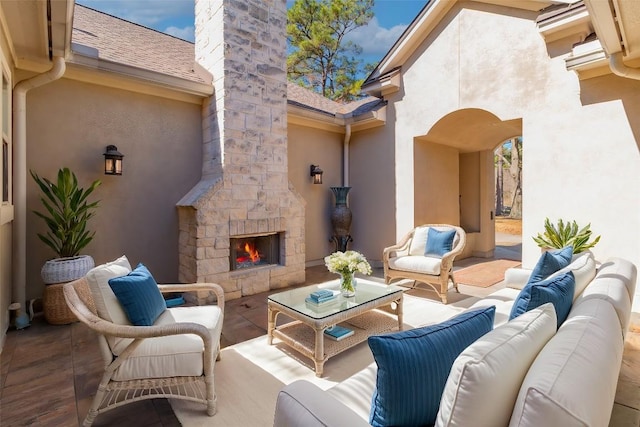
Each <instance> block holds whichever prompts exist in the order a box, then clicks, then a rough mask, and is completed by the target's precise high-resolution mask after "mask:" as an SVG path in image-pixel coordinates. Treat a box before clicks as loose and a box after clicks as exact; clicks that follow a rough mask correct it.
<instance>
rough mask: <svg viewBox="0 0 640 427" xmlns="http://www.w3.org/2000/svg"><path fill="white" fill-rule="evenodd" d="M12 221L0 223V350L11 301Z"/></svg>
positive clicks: (7, 322) (7, 324) (6, 326)
mask: <svg viewBox="0 0 640 427" xmlns="http://www.w3.org/2000/svg"><path fill="white" fill-rule="evenodd" d="M11 227H12V223H11V222H9V223H6V224H2V225H0V309H2V312H1V313H0V350H1V349H2V346H3V344H4V334H5V331H6V330H7V328H8V327H9V310H8V308H9V304H11V303H12V301H11V262H12V261H11V236H12V234H11V232H12V229H11ZM24 312H25V311H24V307H23V310H22V313H24Z"/></svg>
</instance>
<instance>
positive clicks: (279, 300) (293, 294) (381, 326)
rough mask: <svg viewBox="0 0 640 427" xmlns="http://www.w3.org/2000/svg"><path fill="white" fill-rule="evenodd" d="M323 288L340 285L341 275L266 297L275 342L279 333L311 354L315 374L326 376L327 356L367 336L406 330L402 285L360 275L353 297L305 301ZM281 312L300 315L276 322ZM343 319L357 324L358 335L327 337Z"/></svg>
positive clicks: (347, 323)
mask: <svg viewBox="0 0 640 427" xmlns="http://www.w3.org/2000/svg"><path fill="white" fill-rule="evenodd" d="M321 288H325V289H327V288H328V289H335V290H338V289H339V281H338V280H334V281H331V282H326V283H322V284H320V285H311V286H305V287H302V288H296V289H291V290H288V291H284V292H280V293H277V294H273V295H270V296H269V297H268V299H267V310H268V329H267V336H268V340H269V344H273V338H274V337H276V338H278V339H280V340H282V342H284V343H285V344H287V345H289V346H290V347H292V348H294V349H295V350H297V351H298V352H300V353H301V354H303V355H304V356H307V357H309V358H310V359H312V360H313V362H314V364H315V372H316V376H318V377H321V376H322V371H323V366H324V362H326V361H327V359H329V358H330V357H333V356H335V355H336V354H339V353H340V352H342V351H344V350H347V349H348V348H351V347H353V346H355V345H356V344H359V343H361V342H363V341H366V340H367V338H368V337H369V336H371V335H374V334H380V333H384V332H389V331H393V330H402V295H403V293H402V292H403V288H400V287H397V286H388V285H384V284H379V283H375V282H372V281H369V280H365V279H361V278H358V279H357V287H356V295H355V296H353V297H350V298H346V297H343V296H342V295H338V297H337V298H336V299H335V300H333V301H331V302H327V303H324V304H321V305H314V304H311V303H308V302H306V301H305V298H307V297H308V296H309V294H310V293H311V292H313V291H315V290H318V289H321ZM280 313H284V314H286V315H287V316H289V317H291V318H293V319H295V320H294V321H293V322H290V323H286V324H284V325H282V326H278V327H276V319H277V317H278V314H280ZM338 324H339V325H340V326H344V327H347V328H349V329H351V330H353V331H354V333H353V335H351V336H348V337H346V338H344V339H342V340H340V341H333V340H331V339H329V338H327V337H325V334H324V331H325V329H327V328H329V327H331V326H334V325H338Z"/></svg>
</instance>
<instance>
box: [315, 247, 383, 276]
mask: <svg viewBox="0 0 640 427" xmlns="http://www.w3.org/2000/svg"><path fill="white" fill-rule="evenodd" d="M324 263H325V265H326V266H327V268H328V269H329V271H330V272H332V273H338V274H351V275H353V273H355V272H356V271H357V272H359V273H362V274H371V265H370V264H369V261H367V259H366V258H365V256H364V255H362V254H361V253H360V252H356V251H346V252H340V251H338V252H334V253H332V254H331V255H328V256H326V257H324Z"/></svg>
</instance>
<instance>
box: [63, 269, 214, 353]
mask: <svg viewBox="0 0 640 427" xmlns="http://www.w3.org/2000/svg"><path fill="white" fill-rule="evenodd" d="M79 280H83V279H79ZM76 282H78V281H75V282H70V283H67V284H65V285H64V287H63V292H64V296H65V299H66V300H67V305H68V306H69V308H70V309H71V311H72V312H73V314H75V315H76V317H77V318H78V320H80V321H81V322H82V323H84V324H86V325H87V326H89V327H90V328H91V329H93V330H95V331H96V332H98V333H100V334H103V335H110V336H114V337H119V338H153V337H160V336H168V335H182V334H196V335H198V336H200V337H201V338H202V339H203V340H204V341H205V345H207V342H209V341H210V340H211V336H210V333H209V330H208V329H207V328H206V327H204V326H202V325H199V324H197V323H192V322H184V323H173V324H169V325H155V326H132V325H118V324H116V323H112V322H109V321H107V320H104V319H102V318H101V317H98V316H97V315H95V314H93V313H92V312H91V310H90V309H89V308H88V307H87V306H86V305H85V303H84V302H83V301H82V300H81V299H80V297H79V296H78V293H77V292H76V289H75V287H74V284H75V283H76Z"/></svg>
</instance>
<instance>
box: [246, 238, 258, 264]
mask: <svg viewBox="0 0 640 427" xmlns="http://www.w3.org/2000/svg"><path fill="white" fill-rule="evenodd" d="M244 251H245V252H246V253H248V254H249V258H250V259H251V262H258V261H260V254H259V253H258V251H257V250H256V248H255V246H254V245H253V244H252V243H249V242H247V243H245V244H244Z"/></svg>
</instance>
